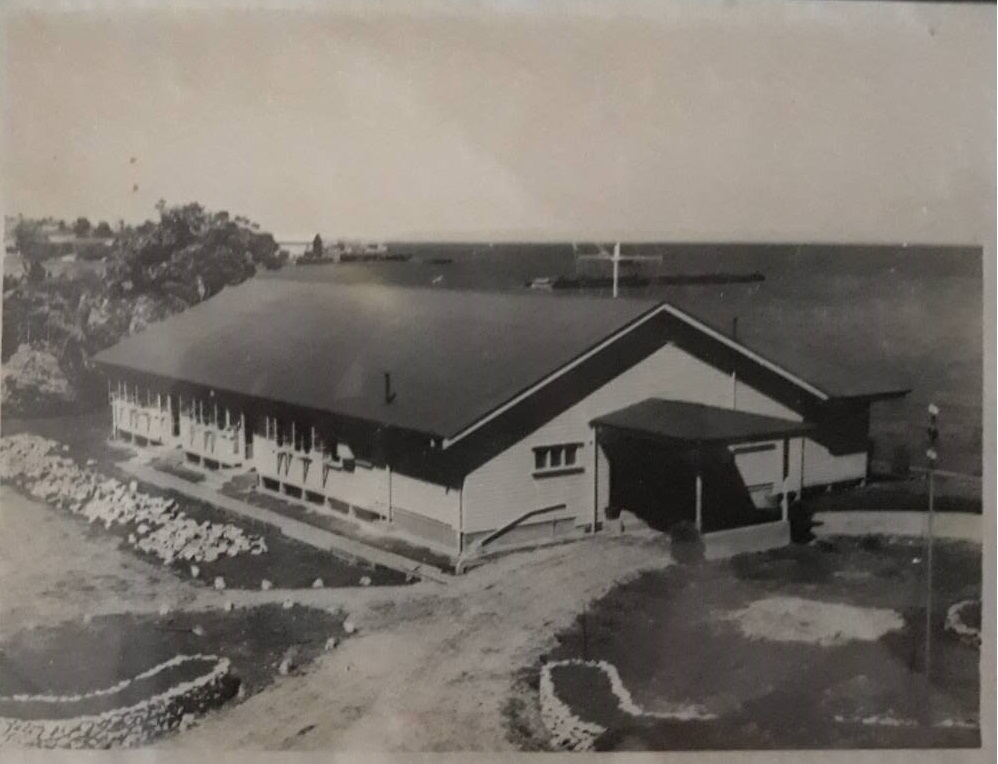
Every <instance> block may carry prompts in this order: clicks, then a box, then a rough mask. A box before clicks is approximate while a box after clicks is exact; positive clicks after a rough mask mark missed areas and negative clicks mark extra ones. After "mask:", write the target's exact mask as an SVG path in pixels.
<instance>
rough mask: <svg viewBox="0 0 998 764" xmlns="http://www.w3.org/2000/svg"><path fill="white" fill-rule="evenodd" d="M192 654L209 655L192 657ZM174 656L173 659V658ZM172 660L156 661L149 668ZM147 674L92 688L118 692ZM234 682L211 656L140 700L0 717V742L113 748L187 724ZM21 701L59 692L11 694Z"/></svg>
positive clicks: (232, 689)
mask: <svg viewBox="0 0 998 764" xmlns="http://www.w3.org/2000/svg"><path fill="white" fill-rule="evenodd" d="M194 657H195V658H197V659H204V658H213V657H214V656H194ZM175 660H177V659H175ZM171 663H172V662H169V661H168V662H167V663H166V664H161V665H160V666H157V667H156V669H153V670H152V672H155V671H157V670H161V669H163V668H164V667H166V666H167V665H170V664H171ZM149 675H151V673H150V672H145V673H144V674H141V675H139V677H136V678H135V679H134V680H128V681H127V682H124V683H119V684H118V685H115V687H113V688H109V689H108V690H101V691H97V692H95V693H91V695H92V696H94V697H96V696H99V695H103V694H106V693H108V692H119V691H120V690H121V689H123V687H125V686H127V684H128V683H130V682H131V681H136V680H138V679H139V678H144V677H147V676H149ZM238 685H239V682H238V680H237V679H235V678H234V677H232V676H231V674H230V672H229V661H228V660H227V659H225V658H220V659H217V660H216V663H215V665H214V667H213V668H212V669H211V670H210V671H209V672H207V673H205V674H203V675H201V676H199V677H197V678H195V679H192V680H190V681H187V682H182V683H180V684H178V685H176V686H174V687H171V688H170V689H168V690H166V691H164V692H161V693H159V694H157V695H154V696H152V697H150V698H148V699H146V700H143V701H141V702H139V703H135V704H133V705H130V706H127V707H124V708H115V709H112V710H108V711H104V712H103V713H99V714H83V715H79V716H74V717H71V718H65V719H62V718H60V719H17V718H11V717H0V745H14V746H21V747H33V748H114V747H120V746H136V745H141V744H143V743H146V742H148V741H149V740H151V739H153V738H155V737H158V736H159V735H162V734H164V733H166V732H169V731H172V730H174V729H178V728H181V727H184V726H187V725H189V724H190V723H192V722H193V720H194V719H195V718H196V717H197V715H199V714H203V713H204V712H205V711H207V710H209V709H211V708H214V707H216V706H219V705H221V704H222V703H224V702H225V701H226V700H228V699H229V698H231V697H232V696H233V695H234V694H235V693H236V691H237V689H238ZM15 697H19V698H21V699H23V700H24V702H25V703H29V702H38V699H39V698H44V699H45V700H44V702H53V697H54V698H55V702H58V700H59V698H58V696H15ZM87 697H88V696H87V695H78V696H65V701H66V702H71V703H79V702H80V701H81V700H83V701H85V700H86V698H87Z"/></svg>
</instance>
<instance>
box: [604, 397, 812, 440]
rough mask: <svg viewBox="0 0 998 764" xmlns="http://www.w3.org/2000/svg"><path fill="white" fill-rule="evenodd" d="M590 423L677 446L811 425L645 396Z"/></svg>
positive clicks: (791, 433) (791, 432) (781, 433)
mask: <svg viewBox="0 0 998 764" xmlns="http://www.w3.org/2000/svg"><path fill="white" fill-rule="evenodd" d="M591 424H592V425H593V426H594V427H610V428H613V429H616V430H626V431H627V432H628V433H630V434H632V435H639V436H643V437H647V438H652V439H655V440H664V441H669V442H670V443H672V444H673V445H677V446H697V445H701V444H712V445H725V446H731V445H736V444H738V443H751V442H754V441H759V440H776V439H779V438H793V437H798V436H800V435H804V434H805V433H807V432H809V431H810V430H811V429H813V428H812V425H810V424H808V423H807V422H795V421H793V420H791V419H780V418H778V417H771V416H762V415H761V414H750V413H748V412H747V411H736V410H734V409H723V408H720V407H718V406H706V405H704V404H701V403H689V402H687V401H673V400H666V399H664V398H646V399H645V400H643V401H641V402H640V403H635V404H633V405H631V406H627V407H626V408H622V409H618V410H617V411H613V412H611V413H609V414H604V415H603V416H601V417H597V418H596V419H594V420H593V421H592V422H591Z"/></svg>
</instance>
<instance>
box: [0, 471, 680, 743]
mask: <svg viewBox="0 0 998 764" xmlns="http://www.w3.org/2000/svg"><path fill="white" fill-rule="evenodd" d="M0 530H2V532H0V580H2V581H3V582H4V586H3V590H2V591H0V638H3V637H5V636H7V635H8V634H9V633H10V632H12V631H18V630H20V629H21V628H24V627H26V626H30V625H39V626H40V625H48V624H55V623H59V622H62V621H67V620H68V621H79V620H80V619H82V618H83V617H84V616H85V615H91V616H97V615H102V614H110V613H150V612H155V611H156V610H157V609H158V608H159V607H160V606H161V605H164V604H166V605H168V606H169V607H170V609H171V610H178V609H183V610H199V609H221V608H222V607H223V606H224V605H226V603H229V602H231V603H232V604H234V605H235V606H236V607H243V606H246V607H250V606H255V605H261V604H264V603H268V602H278V603H279V602H283V601H285V600H287V599H292V600H294V601H295V602H298V603H300V604H303V605H311V606H315V607H321V608H324V609H328V610H339V611H342V612H345V613H347V614H349V615H350V618H351V620H352V621H354V622H355V623H356V624H357V626H358V632H357V633H356V634H355V635H353V636H352V637H351V638H349V639H347V640H345V641H344V643H343V644H342V645H341V646H340V647H338V648H337V649H336V650H335V651H333V652H330V653H328V654H326V655H324V656H323V657H322V658H320V659H319V660H318V661H317V662H316V663H314V664H312V665H311V667H310V668H309V669H308V670H307V672H306V673H305V674H304V675H297V676H295V675H292V676H288V677H282V678H279V679H278V681H277V682H276V683H275V684H273V685H271V686H270V687H268V688H267V689H266V690H264V691H263V692H261V693H260V694H258V695H254V696H252V697H250V698H248V699H247V700H246V701H245V702H243V703H241V704H238V705H233V706H231V707H227V708H224V709H222V710H220V711H218V712H216V713H213V714H211V715H209V716H208V717H206V718H204V719H203V720H201V721H200V722H199V723H198V725H197V726H195V727H194V728H193V729H191V730H189V731H187V732H185V733H183V734H181V735H178V736H176V737H172V738H169V739H167V740H163V741H161V742H160V743H159V744H160V745H167V746H170V747H200V748H215V749H221V748H225V749H231V748H235V747H248V748H257V749H260V748H264V749H284V748H295V749H327V750H364V749H366V750H372V749H378V750H409V751H443V750H481V751H498V750H510V749H513V748H514V744H513V742H512V741H511V740H509V739H508V738H507V728H506V727H507V725H506V724H505V723H504V715H503V709H504V706H505V705H506V704H507V703H508V702H509V701H510V698H511V697H513V696H514V695H515V694H516V693H517V692H519V691H522V688H520V687H517V682H516V678H517V677H516V675H517V672H518V671H519V670H520V669H522V668H523V667H524V666H527V665H529V664H530V663H531V662H533V661H535V660H536V659H537V657H538V656H539V655H540V654H541V653H542V652H544V651H546V650H549V649H551V647H552V646H553V643H552V640H553V636H552V635H553V634H554V633H555V632H557V631H558V630H559V629H561V628H563V627H565V626H568V625H569V624H570V623H571V621H572V619H573V618H575V617H576V615H577V614H578V613H579V612H580V610H581V607H582V605H583V604H584V603H585V602H588V601H590V600H592V599H594V598H596V597H598V596H600V595H601V594H603V593H604V592H606V591H607V590H608V589H609V588H610V587H611V586H612V585H613V584H615V583H617V582H619V581H622V580H626V579H627V578H629V577H630V576H632V575H634V574H636V573H637V572H639V571H641V570H644V569H649V568H658V567H663V566H664V565H666V564H668V562H669V557H668V551H667V549H668V544H667V542H665V541H663V540H661V539H658V540H656V539H636V538H633V537H613V536H609V535H607V536H601V537H597V538H595V539H587V540H584V541H580V542H576V543H568V544H564V545H559V546H554V547H548V548H546V549H540V550H536V551H532V552H524V553H519V554H514V555H510V556H508V557H506V558H505V559H501V560H498V561H494V562H491V563H489V564H488V565H485V566H483V567H480V568H478V569H475V570H472V571H471V572H469V573H468V574H467V575H465V576H462V577H459V578H456V579H454V580H453V582H452V583H450V584H447V585H441V584H436V583H432V582H421V583H417V584H415V585H411V586H401V587H370V588H349V589H318V590H312V589H305V590H293V591H287V590H271V591H238V590H228V591H215V590H213V589H210V588H208V587H205V586H197V585H195V584H192V583H190V582H187V581H184V580H183V579H180V578H178V577H177V576H176V575H174V574H173V573H171V572H170V571H169V570H166V569H163V568H160V567H158V566H156V565H152V564H150V563H148V562H145V561H143V560H141V559H138V558H136V557H134V556H133V555H131V554H130V553H129V552H128V551H126V550H124V549H121V548H120V547H119V544H118V541H117V540H116V539H113V538H110V537H107V536H105V535H104V534H103V533H102V529H90V528H89V527H88V526H86V525H85V524H83V523H80V522H79V521H78V519H77V518H72V517H68V516H66V515H65V514H64V513H62V512H61V511H59V510H55V509H52V508H50V507H47V506H45V505H44V504H41V503H39V502H36V501H34V500H32V499H30V498H27V497H25V496H23V495H21V494H19V493H17V492H16V491H12V490H10V489H7V488H3V489H2V492H0ZM536 721H537V723H538V724H539V720H536ZM535 734H536V732H535Z"/></svg>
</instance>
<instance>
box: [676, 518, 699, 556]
mask: <svg viewBox="0 0 998 764" xmlns="http://www.w3.org/2000/svg"><path fill="white" fill-rule="evenodd" d="M669 536H670V537H671V539H672V557H673V559H674V560H675V561H676V562H679V563H693V562H702V561H703V559H704V549H705V547H704V543H703V538H702V537H701V536H700V531H698V530H697V528H696V526H695V525H694V524H693V523H691V522H689V521H686V520H684V521H682V522H679V523H676V524H675V525H673V526H672V528H670V529H669Z"/></svg>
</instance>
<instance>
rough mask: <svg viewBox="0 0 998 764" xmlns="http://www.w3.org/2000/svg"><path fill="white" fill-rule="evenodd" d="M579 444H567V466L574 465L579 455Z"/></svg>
mask: <svg viewBox="0 0 998 764" xmlns="http://www.w3.org/2000/svg"><path fill="white" fill-rule="evenodd" d="M578 451H579V446H578V445H577V444H574V443H573V444H572V445H570V446H565V466H566V467H574V466H575V460H576V457H577V456H578Z"/></svg>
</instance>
